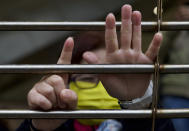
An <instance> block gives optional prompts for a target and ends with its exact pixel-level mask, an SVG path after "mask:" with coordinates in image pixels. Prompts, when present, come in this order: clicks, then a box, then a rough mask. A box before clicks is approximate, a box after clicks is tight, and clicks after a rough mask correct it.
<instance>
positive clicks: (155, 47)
mask: <svg viewBox="0 0 189 131" xmlns="http://www.w3.org/2000/svg"><path fill="white" fill-rule="evenodd" d="M162 40H163V37H162V34H161V33H156V34H155V35H154V38H153V40H152V42H151V44H150V46H149V48H148V50H147V51H146V56H147V57H148V58H149V59H150V60H152V61H154V60H155V58H156V57H157V54H158V52H159V48H160V45H161V42H162Z"/></svg>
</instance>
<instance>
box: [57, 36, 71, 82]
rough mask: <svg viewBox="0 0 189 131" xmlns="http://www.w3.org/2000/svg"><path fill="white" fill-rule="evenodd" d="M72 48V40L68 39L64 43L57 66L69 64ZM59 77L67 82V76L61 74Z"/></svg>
mask: <svg viewBox="0 0 189 131" xmlns="http://www.w3.org/2000/svg"><path fill="white" fill-rule="evenodd" d="M73 48H74V41H73V38H71V37H69V38H68V39H67V40H66V41H65V43H64V47H63V49H62V52H61V55H60V57H59V59H58V62H57V64H71V59H72V52H73ZM61 76H62V78H63V79H64V81H65V82H67V81H68V75H67V74H63V75H61Z"/></svg>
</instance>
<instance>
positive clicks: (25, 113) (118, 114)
mask: <svg viewBox="0 0 189 131" xmlns="http://www.w3.org/2000/svg"><path fill="white" fill-rule="evenodd" d="M151 116H152V110H76V111H50V112H42V111H33V110H0V118H107V119H108V118H151ZM157 117H158V118H181V117H182V118H188V117H189V109H158V110H157Z"/></svg>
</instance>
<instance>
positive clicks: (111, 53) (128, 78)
mask: <svg viewBox="0 0 189 131" xmlns="http://www.w3.org/2000/svg"><path fill="white" fill-rule="evenodd" d="M161 41H162V35H161V34H160V33H156V34H155V35H154V38H153V40H152V42H151V44H150V46H149V48H148V50H147V51H146V53H145V54H144V53H143V52H142V49H141V14H140V12H139V11H134V12H132V7H131V6H130V5H124V6H123V7H122V25H121V36H120V45H119V44H118V39H117V34H116V26H115V17H114V15H113V14H109V15H108V16H107V18H106V31H105V43H106V51H105V54H104V57H103V56H102V55H101V56H98V53H96V52H85V53H84V54H83V58H84V59H85V61H87V62H88V63H89V64H152V63H153V61H154V60H155V58H156V56H157V54H158V51H159V48H160V43H161ZM99 78H100V80H101V81H102V83H103V85H104V87H105V88H106V90H107V92H108V93H109V94H110V95H111V96H113V97H116V98H118V99H119V100H132V99H135V98H139V97H142V96H143V95H144V93H145V91H146V89H147V88H148V85H149V81H150V79H151V74H106V75H103V74H100V75H99Z"/></svg>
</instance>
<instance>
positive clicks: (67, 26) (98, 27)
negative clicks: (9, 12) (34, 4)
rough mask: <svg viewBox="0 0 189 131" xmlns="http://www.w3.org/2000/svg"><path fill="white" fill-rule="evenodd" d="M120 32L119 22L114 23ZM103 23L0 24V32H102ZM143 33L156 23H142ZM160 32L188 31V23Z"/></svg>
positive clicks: (167, 25)
mask: <svg viewBox="0 0 189 131" xmlns="http://www.w3.org/2000/svg"><path fill="white" fill-rule="evenodd" d="M116 25H117V29H118V30H120V26H121V22H120V21H119V22H116ZM104 29H105V22H0V31H89V30H90V31H104ZM142 29H143V31H156V30H157V22H155V21H149V22H142ZM161 30H162V31H174V30H189V21H185V22H178V21H171V22H162V23H161Z"/></svg>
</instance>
